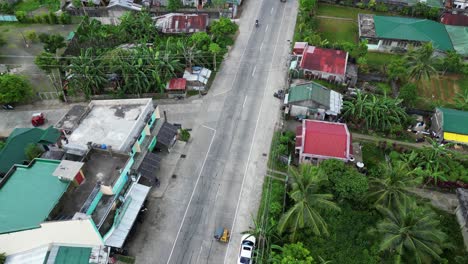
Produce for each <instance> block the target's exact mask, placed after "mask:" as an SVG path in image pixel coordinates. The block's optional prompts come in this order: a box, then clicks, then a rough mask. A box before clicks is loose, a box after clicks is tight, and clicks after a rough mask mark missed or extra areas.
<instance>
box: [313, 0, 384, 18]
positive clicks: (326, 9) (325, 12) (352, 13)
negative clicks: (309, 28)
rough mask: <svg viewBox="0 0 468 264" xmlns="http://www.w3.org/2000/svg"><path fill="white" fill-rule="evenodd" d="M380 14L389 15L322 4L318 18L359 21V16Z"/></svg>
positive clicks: (318, 11) (318, 10)
mask: <svg viewBox="0 0 468 264" xmlns="http://www.w3.org/2000/svg"><path fill="white" fill-rule="evenodd" d="M359 13H361V14H379V15H385V14H386V15H389V14H388V13H382V12H375V11H372V10H368V9H360V8H354V7H347V6H339V5H330V4H323V3H320V4H319V6H318V9H317V15H318V16H332V17H341V18H350V19H353V20H355V21H357V16H358V14H359Z"/></svg>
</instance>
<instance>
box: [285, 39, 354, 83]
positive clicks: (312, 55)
mask: <svg viewBox="0 0 468 264" xmlns="http://www.w3.org/2000/svg"><path fill="white" fill-rule="evenodd" d="M293 55H294V56H295V58H296V60H295V61H293V65H295V66H294V67H293V68H296V67H297V68H299V69H300V70H302V71H303V73H304V77H305V78H308V79H312V78H315V79H322V80H326V81H330V82H335V83H341V84H348V85H350V86H354V85H355V84H356V82H357V70H356V67H355V66H354V65H352V64H351V63H349V62H348V56H349V55H348V52H346V51H342V50H333V49H324V48H319V47H315V46H309V44H308V43H307V42H296V43H294V49H293Z"/></svg>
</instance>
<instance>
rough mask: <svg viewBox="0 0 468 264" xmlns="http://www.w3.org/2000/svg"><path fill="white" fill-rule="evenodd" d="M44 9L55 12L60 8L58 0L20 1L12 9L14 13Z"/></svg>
mask: <svg viewBox="0 0 468 264" xmlns="http://www.w3.org/2000/svg"><path fill="white" fill-rule="evenodd" d="M40 7H45V8H47V9H48V10H49V11H53V12H55V11H57V10H59V8H60V0H21V1H20V2H18V4H16V5H15V6H14V7H13V8H14V9H15V10H16V11H25V12H31V11H34V10H37V9H39V8H40Z"/></svg>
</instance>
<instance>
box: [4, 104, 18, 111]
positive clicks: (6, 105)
mask: <svg viewBox="0 0 468 264" xmlns="http://www.w3.org/2000/svg"><path fill="white" fill-rule="evenodd" d="M2 108H3V109H5V110H15V108H14V107H13V106H12V105H9V104H4V105H2Z"/></svg>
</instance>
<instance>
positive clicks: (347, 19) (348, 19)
mask: <svg viewBox="0 0 468 264" xmlns="http://www.w3.org/2000/svg"><path fill="white" fill-rule="evenodd" d="M316 17H318V18H328V19H336V20H346V21H351V22H354V19H351V18H344V17H332V16H316Z"/></svg>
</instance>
